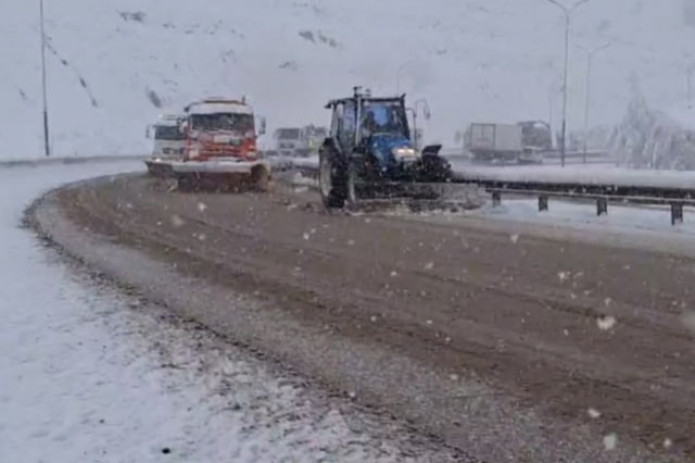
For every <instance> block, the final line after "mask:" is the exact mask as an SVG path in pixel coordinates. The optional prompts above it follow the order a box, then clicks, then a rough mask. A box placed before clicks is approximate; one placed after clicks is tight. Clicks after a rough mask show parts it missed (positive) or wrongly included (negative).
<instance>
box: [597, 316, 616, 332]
mask: <svg viewBox="0 0 695 463" xmlns="http://www.w3.org/2000/svg"><path fill="white" fill-rule="evenodd" d="M616 321H617V320H616V319H615V317H614V316H612V315H602V316H601V317H599V318H598V319H597V320H596V324H597V325H598V327H599V329H601V330H602V331H608V330H610V329H612V328H613V327H614V326H615V323H616Z"/></svg>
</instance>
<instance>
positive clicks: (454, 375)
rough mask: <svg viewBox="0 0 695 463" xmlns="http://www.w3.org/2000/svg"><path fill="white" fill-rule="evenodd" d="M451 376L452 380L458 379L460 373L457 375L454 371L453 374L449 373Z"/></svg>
mask: <svg viewBox="0 0 695 463" xmlns="http://www.w3.org/2000/svg"><path fill="white" fill-rule="evenodd" d="M449 378H450V379H451V380H452V381H458V379H459V375H457V374H456V373H452V374H450V375H449Z"/></svg>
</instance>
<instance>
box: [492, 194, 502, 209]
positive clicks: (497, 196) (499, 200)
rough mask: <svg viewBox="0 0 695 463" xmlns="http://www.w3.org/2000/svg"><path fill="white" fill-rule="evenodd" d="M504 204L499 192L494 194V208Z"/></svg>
mask: <svg viewBox="0 0 695 463" xmlns="http://www.w3.org/2000/svg"><path fill="white" fill-rule="evenodd" d="M501 203H502V194H501V193H500V192H499V191H493V192H492V207H497V206H499V205H500V204H501Z"/></svg>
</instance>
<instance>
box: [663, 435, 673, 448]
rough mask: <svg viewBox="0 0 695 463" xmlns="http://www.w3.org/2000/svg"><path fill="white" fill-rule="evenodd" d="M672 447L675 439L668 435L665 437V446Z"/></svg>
mask: <svg viewBox="0 0 695 463" xmlns="http://www.w3.org/2000/svg"><path fill="white" fill-rule="evenodd" d="M671 447H673V441H672V440H671V439H669V438H668V437H667V438H666V439H664V448H665V449H670V448H671Z"/></svg>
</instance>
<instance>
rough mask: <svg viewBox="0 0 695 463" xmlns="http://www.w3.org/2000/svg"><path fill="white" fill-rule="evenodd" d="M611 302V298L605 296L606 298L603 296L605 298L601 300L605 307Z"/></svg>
mask: <svg viewBox="0 0 695 463" xmlns="http://www.w3.org/2000/svg"><path fill="white" fill-rule="evenodd" d="M611 302H613V299H611V298H610V297H607V298H605V299H604V300H603V303H604V305H605V306H606V307H608V306H609V305H611Z"/></svg>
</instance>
